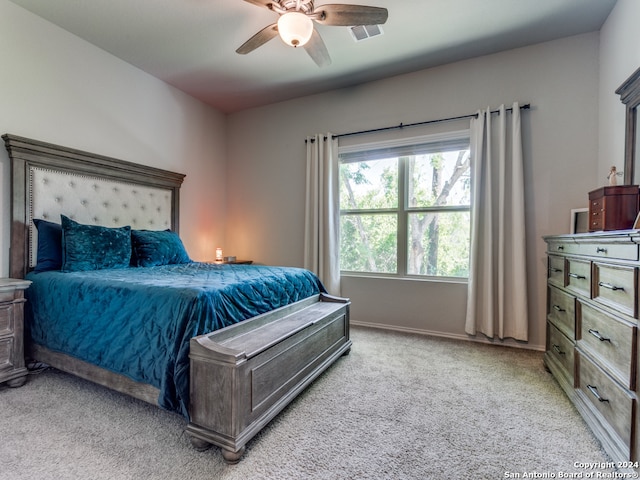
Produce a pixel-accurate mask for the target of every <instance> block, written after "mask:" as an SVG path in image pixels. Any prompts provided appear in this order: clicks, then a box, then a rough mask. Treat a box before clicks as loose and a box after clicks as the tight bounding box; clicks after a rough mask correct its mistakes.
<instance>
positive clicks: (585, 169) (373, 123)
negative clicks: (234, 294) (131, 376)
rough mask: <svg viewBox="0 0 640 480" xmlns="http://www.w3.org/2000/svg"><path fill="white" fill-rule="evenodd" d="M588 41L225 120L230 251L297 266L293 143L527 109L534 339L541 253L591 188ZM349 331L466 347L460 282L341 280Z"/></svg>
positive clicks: (541, 289) (298, 206)
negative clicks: (365, 328)
mask: <svg viewBox="0 0 640 480" xmlns="http://www.w3.org/2000/svg"><path fill="white" fill-rule="evenodd" d="M598 45H599V35H598V34H597V33H591V34H585V35H580V36H576V37H570V38H566V39H561V40H557V41H553V42H549V43H544V44H540V45H535V46H531V47H526V48H521V49H517V50H512V51H507V52H503V53H499V54H495V55H490V56H486V57H481V58H476V59H472V60H467V61H463V62H458V63H454V64H450V65H446V66H442V67H438V68H433V69H428V70H423V71H419V72H415V73H412V74H408V75H402V76H397V77H394V78H390V79H386V80H382V81H377V82H372V83H368V84H364V85H360V86H357V87H353V88H346V89H341V90H334V91H331V92H328V93H324V94H320V95H315V96H309V97H305V98H301V99H297V100H292V101H288V102H282V103H279V104H274V105H270V106H266V107H262V108H257V109H253V110H246V111H243V112H239V113H236V114H232V115H230V116H229V123H228V147H229V157H228V166H227V168H228V197H227V200H228V210H227V212H228V221H227V237H226V245H227V249H228V251H229V253H230V254H235V255H237V256H238V257H243V258H253V259H254V260H256V261H258V262H262V263H267V264H283V265H298V266H301V265H302V263H303V225H304V178H305V146H304V138H305V136H307V135H310V134H313V133H316V132H327V131H331V132H333V133H343V132H350V131H356V130H364V129H369V128H377V127H383V126H388V125H397V124H399V123H401V122H402V123H405V124H407V123H412V122H419V121H423V120H430V119H438V118H445V117H450V116H457V115H464V114H468V113H473V112H475V111H476V110H477V109H479V108H483V107H486V106H491V107H498V106H499V105H500V104H501V103H505V104H510V103H511V102H513V101H516V100H517V101H520V102H521V103H525V102H530V103H531V104H532V110H530V111H527V112H523V134H524V153H525V158H526V169H525V175H526V181H527V185H528V193H527V196H526V202H527V220H526V221H527V228H528V236H527V242H528V245H527V246H528V249H529V255H528V258H527V265H528V278H529V285H530V296H529V301H530V309H529V310H530V325H531V327H530V332H529V333H530V335H529V338H530V342H529V346H530V347H532V348H540V349H541V348H543V346H544V341H545V294H546V287H545V279H546V263H545V258H546V257H545V245H544V242H543V241H542V239H541V237H542V235H547V234H557V233H566V232H567V231H568V224H569V212H570V210H571V209H572V208H576V207H583V206H586V205H587V192H588V191H589V190H591V189H593V186H594V184H595V183H596V182H597V174H596V171H597V168H596V167H597V150H598V141H597V137H598V135H597V132H598V120H597V119H598V102H597V101H596V99H597V96H598ZM342 293H343V295H345V296H349V297H350V298H351V300H352V302H353V305H352V318H353V320H354V321H355V322H364V323H371V324H376V325H378V326H391V327H393V328H399V329H405V330H408V331H419V332H428V333H432V334H440V335H447V336H452V337H460V338H466V335H465V334H464V311H465V303H466V285H464V284H463V285H461V284H443V283H433V282H424V281H410V280H403V281H399V280H388V279H360V278H344V279H343V292H342Z"/></svg>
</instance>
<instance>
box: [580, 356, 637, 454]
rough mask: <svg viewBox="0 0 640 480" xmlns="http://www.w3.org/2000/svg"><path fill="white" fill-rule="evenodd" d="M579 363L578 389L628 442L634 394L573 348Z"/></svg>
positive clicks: (632, 422) (629, 439)
mask: <svg viewBox="0 0 640 480" xmlns="http://www.w3.org/2000/svg"><path fill="white" fill-rule="evenodd" d="M577 358H578V363H579V365H580V369H579V374H578V379H579V380H578V383H579V392H580V394H581V396H582V397H583V398H584V399H585V400H586V402H587V404H588V405H590V406H591V407H592V408H594V409H595V410H597V411H598V412H599V413H600V415H602V417H604V419H605V420H606V422H607V423H608V424H609V425H610V427H611V428H612V429H613V431H614V432H615V434H616V435H617V436H618V437H619V438H620V440H621V441H622V442H623V443H624V444H625V446H626V448H627V451H630V446H631V430H632V425H633V424H635V414H634V410H635V408H634V407H635V402H636V400H635V396H634V395H633V394H632V393H631V392H629V391H627V390H626V389H624V388H622V387H621V386H620V385H619V384H618V383H616V382H615V381H614V380H613V379H612V378H611V377H609V376H608V375H607V374H606V373H604V372H603V371H602V370H601V369H600V368H599V367H598V366H597V365H595V364H594V363H593V362H592V361H591V360H590V359H589V358H588V357H587V356H585V355H583V354H582V353H581V352H580V351H579V350H578V351H577Z"/></svg>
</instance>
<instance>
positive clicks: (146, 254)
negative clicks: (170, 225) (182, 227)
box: [131, 230, 191, 267]
mask: <svg viewBox="0 0 640 480" xmlns="http://www.w3.org/2000/svg"><path fill="white" fill-rule="evenodd" d="M131 243H132V244H133V257H132V259H133V263H134V264H135V265H137V266H138V267H155V266H158V265H170V264H175V263H191V259H190V258H189V255H188V254H187V251H186V250H185V248H184V244H183V243H182V240H180V237H179V236H178V234H177V233H175V232H172V231H171V230H131Z"/></svg>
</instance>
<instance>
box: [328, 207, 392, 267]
mask: <svg viewBox="0 0 640 480" xmlns="http://www.w3.org/2000/svg"><path fill="white" fill-rule="evenodd" d="M397 228H398V219H397V216H396V215H389V214H380V215H342V216H341V217H340V270H345V271H350V272H371V273H396V272H397V271H398V262H397V255H396V250H397V239H396V232H397Z"/></svg>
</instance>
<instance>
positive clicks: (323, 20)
mask: <svg viewBox="0 0 640 480" xmlns="http://www.w3.org/2000/svg"><path fill="white" fill-rule="evenodd" d="M247 1H249V0H247ZM313 17H314V19H315V20H316V22H318V23H319V24H321V25H335V26H344V27H353V26H355V25H382V24H383V23H385V22H386V21H387V18H388V17H389V12H388V10H387V9H386V8H380V7H367V6H364V5H342V4H334V5H320V6H318V7H317V8H316V9H315V10H314V12H313Z"/></svg>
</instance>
